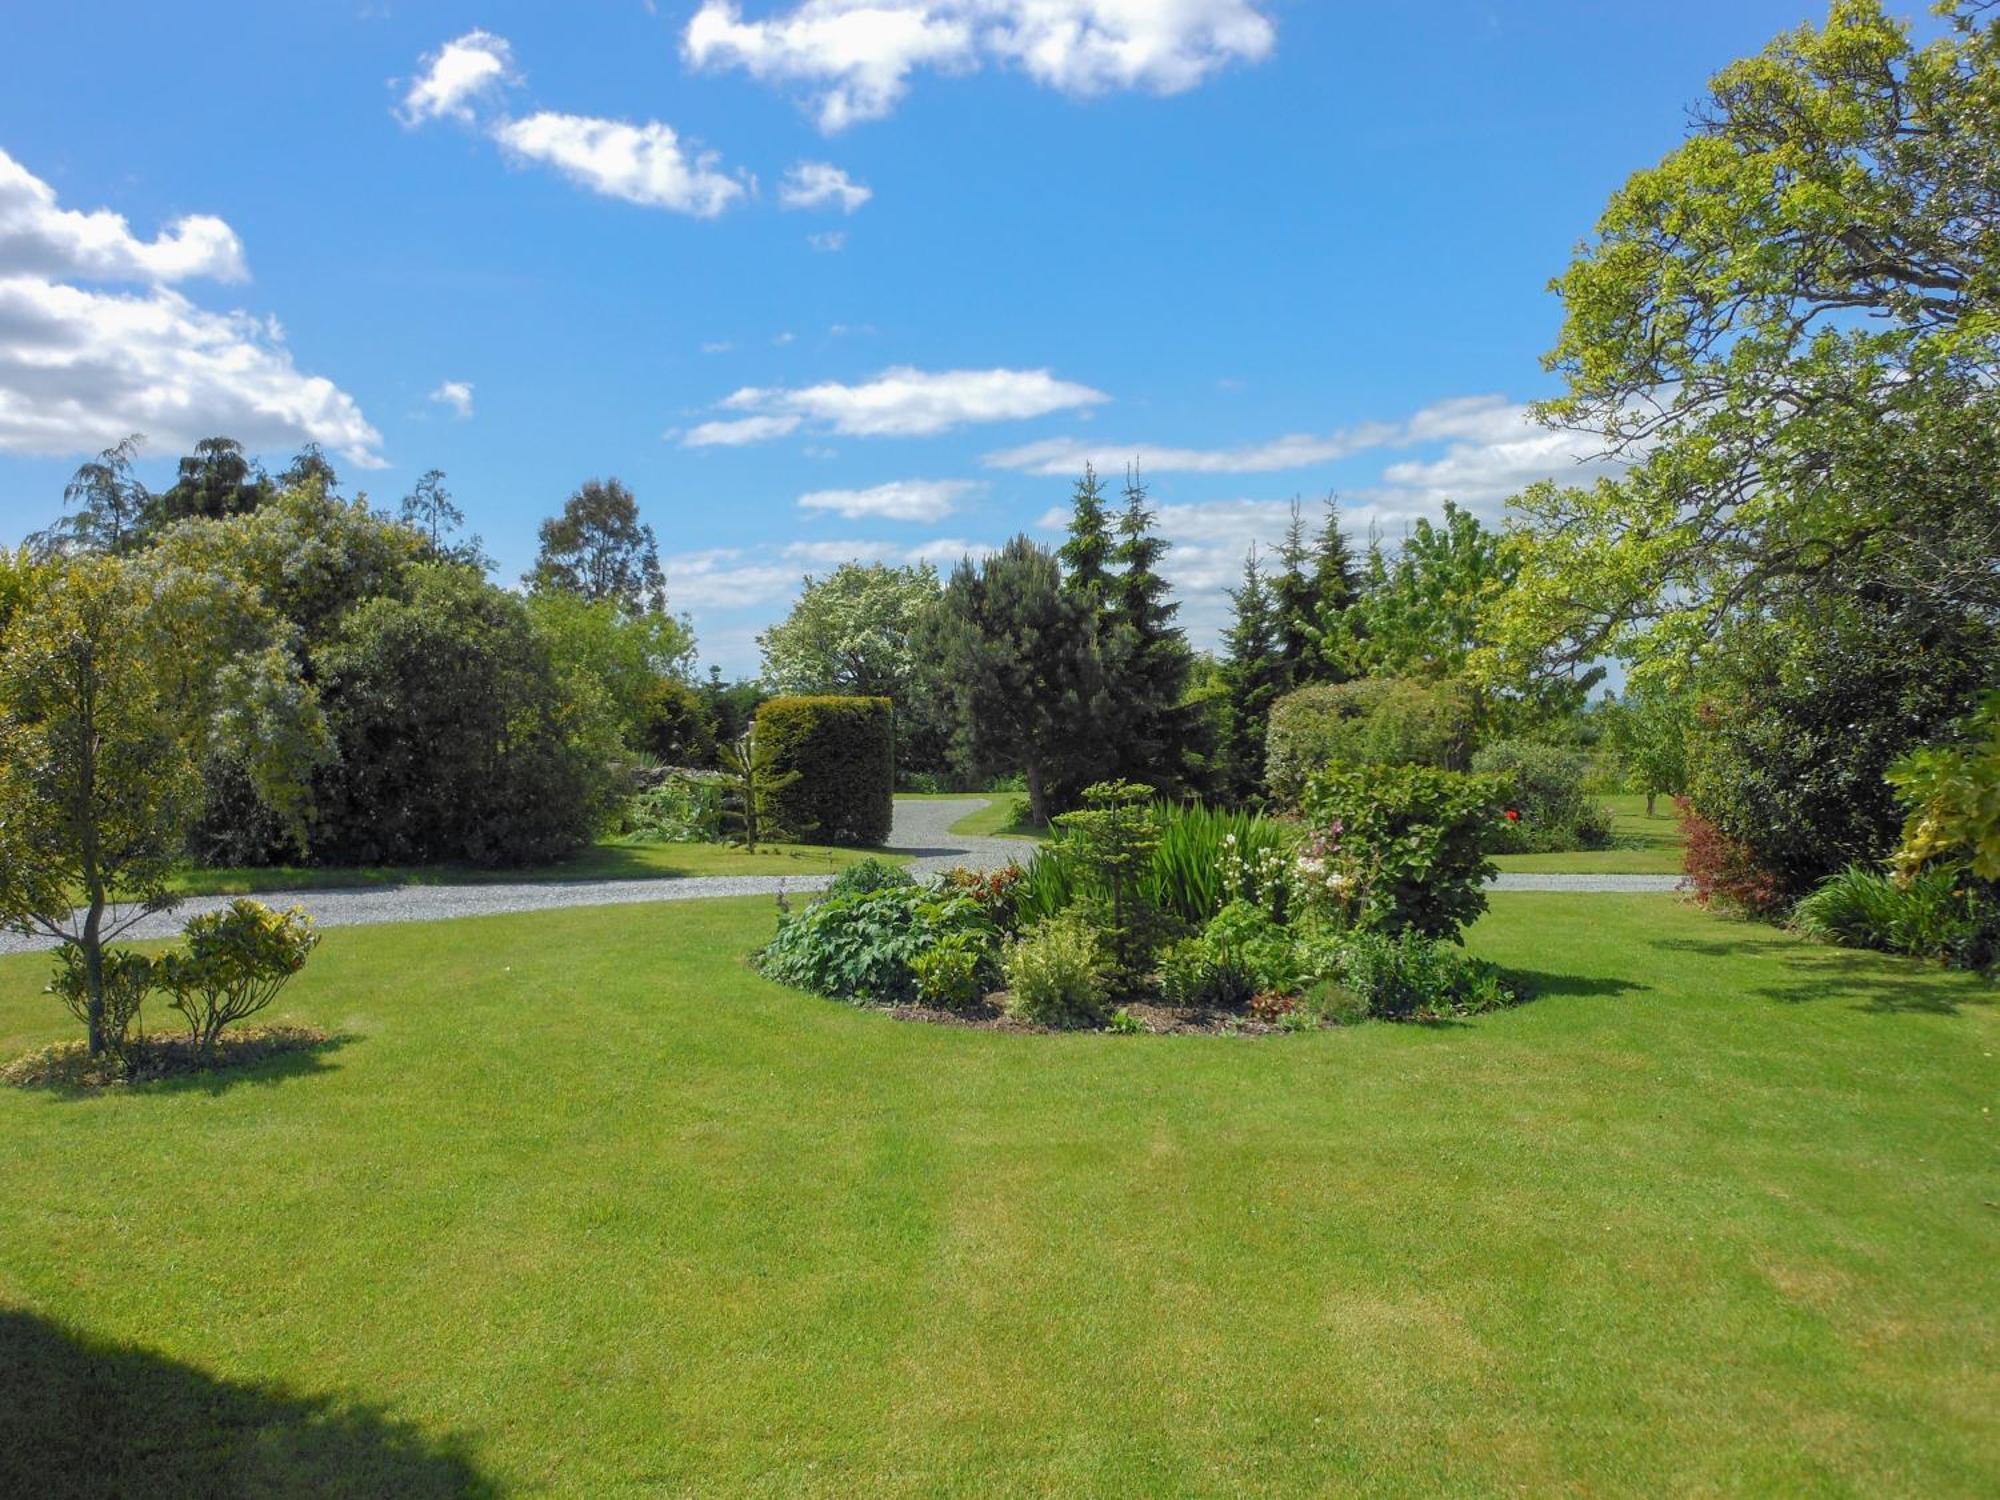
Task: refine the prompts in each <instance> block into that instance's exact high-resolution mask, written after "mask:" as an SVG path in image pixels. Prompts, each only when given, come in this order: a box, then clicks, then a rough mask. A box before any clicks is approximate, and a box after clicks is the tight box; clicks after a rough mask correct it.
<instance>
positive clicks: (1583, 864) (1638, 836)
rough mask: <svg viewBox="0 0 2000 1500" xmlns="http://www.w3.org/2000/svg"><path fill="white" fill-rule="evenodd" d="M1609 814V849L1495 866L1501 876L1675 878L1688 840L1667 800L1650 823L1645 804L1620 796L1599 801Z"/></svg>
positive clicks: (1523, 857) (1510, 859) (1512, 858)
mask: <svg viewBox="0 0 2000 1500" xmlns="http://www.w3.org/2000/svg"><path fill="white" fill-rule="evenodd" d="M1597 800H1598V801H1599V802H1602V803H1603V804H1604V805H1605V806H1607V807H1609V808H1610V809H1611V837H1612V847H1611V848H1609V849H1578V850H1573V851H1571V852H1569V853H1566V854H1502V855H1500V856H1499V857H1498V858H1496V859H1495V860H1494V863H1495V864H1497V865H1498V866H1499V867H1500V868H1501V869H1503V870H1516V871H1520V872H1522V873H1524V874H1537V875H1552V874H1563V873H1568V874H1576V875H1678V874H1680V873H1681V848H1682V845H1683V844H1685V842H1686V838H1685V836H1684V835H1683V834H1682V832H1681V823H1680V818H1679V817H1678V816H1677V815H1676V814H1675V812H1674V802H1673V799H1672V798H1671V797H1661V798H1660V799H1659V800H1658V802H1657V804H1656V807H1655V811H1654V814H1653V816H1652V817H1650V818H1649V817H1647V816H1646V799H1645V798H1644V797H1641V796H1637V795H1632V794H1623V793H1621V794H1618V795H1615V796H1609V797H1599V798H1598V799H1597Z"/></svg>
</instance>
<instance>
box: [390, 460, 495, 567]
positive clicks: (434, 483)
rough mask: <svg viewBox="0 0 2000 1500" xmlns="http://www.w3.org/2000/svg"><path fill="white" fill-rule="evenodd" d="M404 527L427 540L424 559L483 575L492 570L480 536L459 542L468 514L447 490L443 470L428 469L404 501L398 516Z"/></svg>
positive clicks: (491, 564)
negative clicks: (460, 530)
mask: <svg viewBox="0 0 2000 1500" xmlns="http://www.w3.org/2000/svg"><path fill="white" fill-rule="evenodd" d="M398 514H399V516H400V517H401V520H402V522H403V524H404V525H405V526H407V527H408V528H409V529H410V530H411V531H414V532H416V533H417V534H418V535H419V536H421V537H422V538H423V539H424V556H425V558H426V559H427V560H428V561H430V562H446V563H457V564H458V565H459V566H460V567H465V568H473V569H476V570H477V571H479V572H481V573H490V572H491V571H492V570H493V560H492V559H491V558H490V557H488V556H487V555H486V547H485V544H484V543H482V542H481V541H480V539H479V538H478V537H477V536H469V537H466V538H464V539H463V540H460V539H458V532H459V529H460V528H461V527H463V526H464V525H465V512H464V511H462V510H460V509H459V508H458V505H457V503H456V502H455V501H454V500H453V499H452V498H451V491H450V490H448V489H446V488H445V487H444V470H442V469H426V470H425V471H424V473H423V474H422V476H421V477H419V478H418V480H417V482H416V485H415V486H414V487H413V488H412V489H411V491H410V493H409V494H407V495H405V496H404V497H403V503H402V506H401V508H400V510H399V512H398Z"/></svg>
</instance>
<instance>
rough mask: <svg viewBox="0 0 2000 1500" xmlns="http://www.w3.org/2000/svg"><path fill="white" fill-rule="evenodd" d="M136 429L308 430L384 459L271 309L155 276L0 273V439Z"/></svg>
mask: <svg viewBox="0 0 2000 1500" xmlns="http://www.w3.org/2000/svg"><path fill="white" fill-rule="evenodd" d="M132 432H143V433H145V434H146V435H147V436H148V437H150V438H151V439H152V440H153V442H154V443H156V444H160V445H164V446H166V447H169V448H180V449H186V448H188V447H190V446H192V445H193V444H194V443H196V442H198V441H199V440H200V439H202V438H205V437H212V436H214V435H215V434H216V433H218V432H224V433H228V434H229V435H230V436H231V437H235V438H239V439H241V440H242V441H243V442H244V443H245V444H246V445H248V446H249V447H251V448H270V447H277V446H280V445H282V444H286V443H293V442H304V441H308V440H309V441H312V442H317V443H321V444H323V445H325V446H326V447H328V448H330V449H333V450H335V451H336V452H338V453H341V454H343V455H344V456H345V457H346V458H348V459H349V460H350V461H351V462H353V463H356V464H359V465H361V466H362V467H364V468H376V467H380V466H381V463H382V460H381V458H380V457H379V456H378V454H377V452H376V449H377V448H378V447H379V445H380V443H381V441H382V438H381V434H380V433H378V432H376V430H375V429H374V427H372V426H371V425H369V422H368V420H367V418H366V417H364V416H363V415H362V414H361V408H360V407H359V406H358V405H357V404H356V403H355V401H354V398H353V397H351V396H349V395H348V394H347V393H346V392H345V391H342V390H341V389H340V388H339V387H337V386H336V385H334V383H333V382H332V381H330V380H327V379H325V378H324V377H322V376H317V375H307V374H304V373H302V372H301V371H300V370H299V369H298V368H297V366H295V365H294V364H293V363H292V355H291V351H290V350H288V349H287V348H286V347H285V344H284V338H283V334H282V332H281V331H280V330H279V329H278V328H277V327H276V325H274V324H272V323H270V322H268V321H264V320H260V319H257V318H254V317H251V316H250V315H248V314H246V313H240V312H233V313H214V312H209V311H206V310H205V309H202V308H199V307H196V306H195V305H194V304H193V303H191V302H189V301H188V300H187V299H186V298H185V297H182V296H181V295H180V294H178V293H176V292H171V291H167V290H164V289H157V290H154V291H152V292H149V293H147V294H144V295H130V296H119V295H110V294H106V293H100V292H90V291H84V290H83V289H81V288H78V287H72V286H65V285H62V284H61V283H58V282H49V281H42V280H39V279H37V278H35V277H28V276H13V277H4V278H0V449H10V450H13V451H17V452H24V453H48V454H67V453H87V452H92V451H94V450H96V449H99V448H104V447H108V446H110V445H111V444H112V443H115V442H117V441H118V440H119V439H120V438H122V437H124V436H125V435H126V434H127V433H132Z"/></svg>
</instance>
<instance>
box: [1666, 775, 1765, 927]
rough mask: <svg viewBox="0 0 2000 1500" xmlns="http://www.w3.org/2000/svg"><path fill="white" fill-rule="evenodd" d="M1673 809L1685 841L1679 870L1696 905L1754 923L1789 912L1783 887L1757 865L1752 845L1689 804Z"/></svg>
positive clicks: (1680, 800) (1677, 804)
mask: <svg viewBox="0 0 2000 1500" xmlns="http://www.w3.org/2000/svg"><path fill="white" fill-rule="evenodd" d="M1674 805H1675V807H1677V808H1679V809H1680V815H1681V832H1682V834H1683V836H1684V837H1685V839H1686V842H1685V843H1684V844H1683V846H1682V849H1681V869H1682V871H1683V872H1684V873H1685V874H1686V876H1687V887H1688V889H1689V891H1691V892H1692V893H1693V895H1694V898H1695V900H1697V901H1699V902H1700V903H1701V904H1702V905H1703V906H1716V907H1721V908H1723V909H1724V910H1727V911H1737V912H1741V913H1743V914H1744V915H1745V916H1752V917H1769V916H1775V915H1777V914H1778V913H1779V912H1781V911H1783V910H1784V909H1785V892H1784V887H1783V885H1782V884H1781V883H1780V881H1779V879H1778V877H1777V876H1776V875H1775V874H1773V873H1772V872H1771V871H1769V870H1767V869H1765V868H1764V867H1763V866H1761V865H1760V864H1758V863H1757V856H1756V854H1755V853H1754V852H1753V851H1752V850H1751V848H1750V846H1749V845H1748V844H1746V843H1744V842H1743V841H1742V840H1741V839H1733V838H1731V837H1730V836H1729V835H1728V834H1726V833H1724V832H1723V831H1722V830H1721V829H1720V828H1717V827H1716V826H1715V825H1714V824H1713V823H1711V822H1709V820H1708V819H1707V818H1704V817H1703V816H1702V815H1701V814H1700V813H1698V812H1696V811H1695V810H1694V805H1693V804H1692V803H1691V802H1689V801H1688V799H1687V798H1685V797H1676V798H1675V799H1674Z"/></svg>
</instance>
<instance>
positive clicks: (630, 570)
mask: <svg viewBox="0 0 2000 1500" xmlns="http://www.w3.org/2000/svg"><path fill="white" fill-rule="evenodd" d="M522 582H524V583H526V584H527V585H528V587H529V589H530V590H531V591H532V592H534V593H537V594H546V593H565V594H575V595H576V596H578V597H579V598H581V599H585V600H588V601H589V602H591V603H593V604H601V603H606V602H609V603H612V604H615V605H617V606H618V607H619V608H620V609H622V610H623V611H624V612H625V613H627V614H630V615H664V614H665V613H666V609H667V578H666V574H665V572H664V571H662V569H661V567H660V547H659V543H658V541H657V540H656V539H655V538H654V536H653V528H652V527H650V526H647V525H645V524H644V523H642V522H641V521H640V519H639V502H638V501H637V500H635V499H634V498H633V497H632V492H631V491H630V490H629V489H627V488H626V487H625V486H624V485H623V484H622V483H620V482H619V481H618V480H616V479H609V480H597V479H591V480H587V481H585V483H584V484H583V485H582V486H581V487H580V488H579V489H578V490H577V491H576V493H575V494H573V495H571V496H570V497H569V499H568V500H567V501H565V502H564V503H563V508H562V513H561V514H560V515H556V516H551V517H550V518H549V519H548V520H546V521H544V522H542V528H541V551H540V553H539V554H538V555H537V557H536V559H535V566H534V568H533V569H532V570H531V571H530V572H529V573H528V575H527V577H526V578H524V579H523V580H522Z"/></svg>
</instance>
